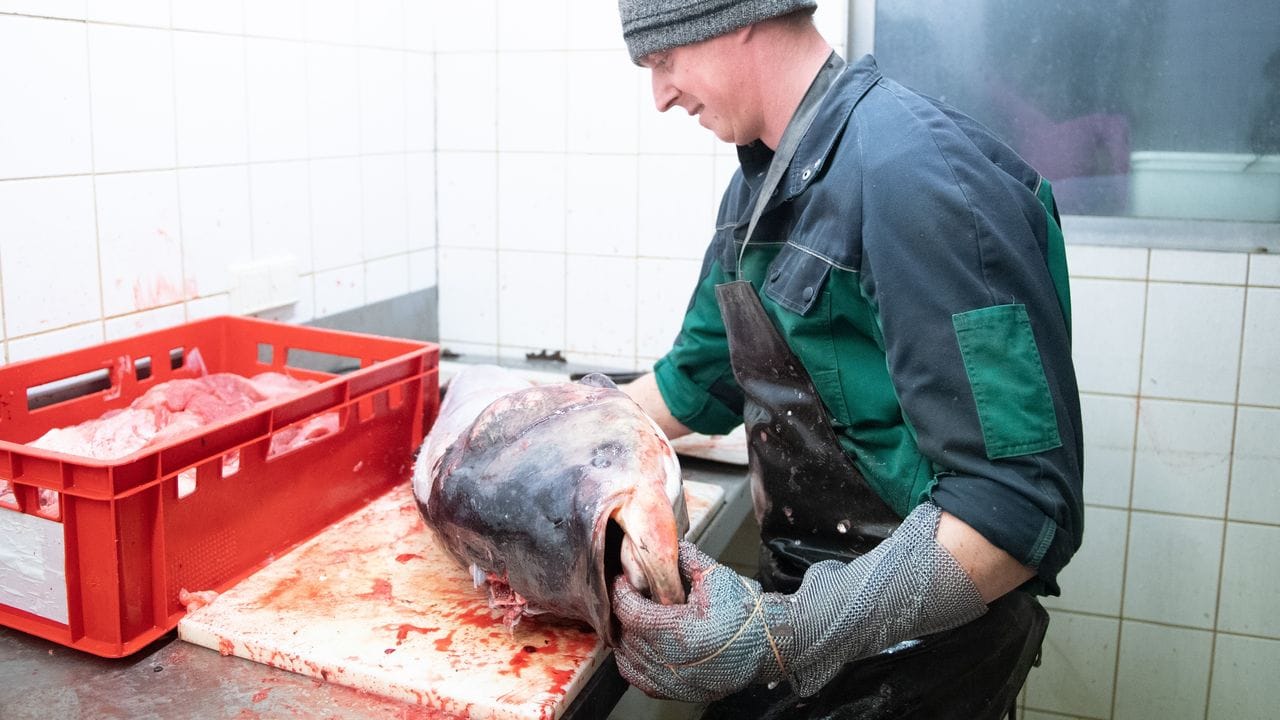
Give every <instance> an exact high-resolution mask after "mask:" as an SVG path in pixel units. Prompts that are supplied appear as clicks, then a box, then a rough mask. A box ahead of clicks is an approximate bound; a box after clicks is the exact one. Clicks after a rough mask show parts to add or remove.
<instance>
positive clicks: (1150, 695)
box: [1115, 621, 1213, 720]
mask: <svg viewBox="0 0 1280 720" xmlns="http://www.w3.org/2000/svg"><path fill="white" fill-rule="evenodd" d="M1212 652H1213V634H1212V633H1209V632H1204V631H1201V630H1188V629H1186V628H1174V627H1166V626H1163V625H1150V624H1147V623H1141V622H1131V621H1125V623H1124V626H1123V627H1122V628H1121V631H1120V666H1119V668H1118V670H1117V672H1116V705H1115V714H1116V717H1118V718H1126V720H1128V719H1129V718H1132V719H1133V720H1182V719H1183V718H1185V719H1186V720H1193V719H1194V720H1200V719H1201V718H1203V717H1204V710H1205V701H1206V700H1207V698H1208V692H1209V664H1210V662H1211V657H1212Z"/></svg>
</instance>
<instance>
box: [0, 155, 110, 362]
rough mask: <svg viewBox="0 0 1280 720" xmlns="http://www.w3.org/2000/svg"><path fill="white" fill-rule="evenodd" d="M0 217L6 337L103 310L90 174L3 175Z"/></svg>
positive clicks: (89, 317) (92, 315) (96, 315)
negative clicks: (36, 177) (7, 177)
mask: <svg viewBox="0 0 1280 720" xmlns="http://www.w3.org/2000/svg"><path fill="white" fill-rule="evenodd" d="M0 218H3V221H0V272H3V275H4V285H3V286H2V287H0V289H2V290H3V293H4V321H5V329H6V330H7V331H8V335H9V337H13V336H17V335H27V334H31V333H40V332H46V331H48V330H53V329H55V328H60V327H62V326H64V325H71V324H73V323H82V322H84V321H87V320H94V319H96V318H99V317H101V305H100V302H99V285H98V245H97V237H96V235H95V233H94V226H93V184H92V181H91V180H90V179H89V178H88V177H70V178H50V179H47V180H9V181H5V182H0Z"/></svg>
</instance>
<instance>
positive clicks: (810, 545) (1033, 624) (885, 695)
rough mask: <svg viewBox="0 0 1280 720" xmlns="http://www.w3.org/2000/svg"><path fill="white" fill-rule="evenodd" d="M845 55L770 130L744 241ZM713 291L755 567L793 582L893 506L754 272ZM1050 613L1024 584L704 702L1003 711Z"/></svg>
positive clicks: (775, 713) (753, 714)
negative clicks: (957, 613)
mask: <svg viewBox="0 0 1280 720" xmlns="http://www.w3.org/2000/svg"><path fill="white" fill-rule="evenodd" d="M843 68H844V62H843V60H841V59H840V58H839V56H837V55H835V54H834V53H833V54H832V59H829V60H828V63H827V65H826V66H825V67H824V68H823V69H822V71H820V72H819V74H818V77H817V78H816V79H815V80H814V85H813V87H811V88H810V90H809V92H808V93H807V94H806V96H805V98H804V101H802V103H801V105H800V107H799V108H798V109H797V111H796V114H795V118H794V119H793V121H792V123H791V124H790V125H789V126H788V128H787V131H786V133H784V135H783V138H782V140H781V141H780V142H779V147H778V150H777V151H776V153H775V155H774V159H773V162H772V164H771V166H770V168H769V172H768V174H767V176H766V178H765V180H764V182H763V184H762V186H761V188H760V190H759V191H758V195H757V198H758V199H757V201H756V204H755V207H754V209H753V212H752V217H751V220H750V224H749V225H748V228H747V234H746V238H745V240H744V245H743V252H745V250H746V243H747V242H750V240H751V236H752V234H753V233H754V232H755V228H756V224H757V222H758V221H759V219H760V216H761V215H762V214H763V212H764V208H765V206H766V205H767V204H768V202H769V200H770V198H771V197H772V196H773V194H774V188H776V187H777V185H778V182H779V181H780V179H781V177H782V175H783V173H784V172H785V170H786V168H787V166H788V165H789V164H790V162H791V158H792V156H793V155H794V153H795V149H796V147H797V146H798V145H799V142H800V140H801V139H802V138H803V136H804V133H805V131H806V130H807V129H808V126H809V124H810V123H811V122H812V119H813V117H814V115H815V114H816V111H817V108H818V106H819V105H820V104H821V99H822V96H823V95H825V92H826V89H827V88H829V87H830V84H831V82H832V81H834V79H835V78H836V77H838V76H839V73H840V72H841V71H842V70H843ZM739 264H740V263H739ZM716 299H717V301H718V303H719V305H720V312H721V315H722V317H723V319H724V324H725V330H726V334H727V338H728V346H729V359H730V362H731V364H732V365H733V372H734V377H735V378H736V379H737V381H738V385H739V386H740V387H741V388H742V392H743V396H744V403H743V421H744V426H745V430H746V435H747V447H748V472H749V477H750V482H751V492H752V502H753V505H754V506H755V511H756V517H757V518H758V519H759V521H760V531H761V541H762V548H761V553H760V560H761V562H760V570H759V575H758V577H759V579H760V582H761V584H762V585H763V586H764V587H765V588H766V589H767V590H774V591H779V592H792V591H794V590H795V589H796V588H797V587H798V586H799V583H800V579H801V578H802V577H803V576H804V572H805V570H806V569H807V568H808V567H809V565H811V564H813V563H814V562H818V561H821V560H827V559H834V560H840V561H843V562H849V561H851V560H853V559H855V558H857V557H858V556H860V555H862V554H863V553H865V552H867V551H869V550H870V549H871V548H874V547H875V546H876V545H877V544H879V543H880V541H882V540H884V539H885V538H886V537H888V536H889V534H890V533H892V531H893V529H894V528H896V527H897V526H898V524H899V523H900V522H901V518H899V517H898V516H897V514H896V513H894V512H893V511H892V510H891V509H890V508H889V506H888V505H887V504H885V502H884V501H883V500H882V499H881V498H880V497H879V495H877V494H876V492H875V491H874V490H872V489H871V487H870V486H869V485H867V482H866V479H865V478H864V477H863V475H862V473H861V472H859V471H858V469H857V467H856V466H855V465H854V463H853V462H852V461H851V460H850V458H849V456H848V455H847V454H846V453H845V451H844V448H843V447H842V446H841V445H840V443H839V441H838V440H837V438H836V434H835V430H834V429H833V428H832V426H831V421H830V419H829V415H828V413H827V410H826V407H825V406H824V405H823V403H822V400H821V398H820V397H819V396H818V394H817V392H816V390H815V389H814V385H813V381H812V379H811V378H810V377H809V373H808V372H807V371H806V370H805V368H804V366H803V365H802V364H801V362H800V360H799V358H797V357H796V355H795V353H793V352H792V351H791V348H790V347H789V346H788V345H787V342H786V340H785V339H784V338H783V337H782V335H781V334H780V333H779V332H778V330H777V328H776V327H775V326H774V324H773V320H772V319H771V318H770V317H769V315H768V313H766V312H765V310H764V307H763V306H762V305H761V303H760V298H759V296H758V295H757V294H756V290H755V288H754V287H753V286H752V285H751V283H750V282H747V281H744V280H737V281H734V282H729V283H724V284H722V285H719V286H717V287H716ZM853 381H855V382H856V379H853ZM1047 624H1048V616H1047V614H1046V613H1045V611H1044V609H1043V608H1041V607H1040V605H1039V604H1038V603H1037V602H1036V601H1035V600H1034V598H1032V597H1031V596H1030V595H1027V594H1025V593H1021V592H1015V593H1011V594H1010V595H1007V596H1005V597H1004V598H1001V599H1000V600H999V601H997V602H996V603H993V604H992V606H991V611H989V612H988V613H987V614H986V615H984V616H983V617H982V618H979V619H978V620H976V621H974V622H972V623H970V624H968V625H965V626H963V627H961V628H957V629H955V630H951V631H948V632H945V633H939V634H937V635H932V636H929V637H926V638H922V639H921V640H918V641H911V642H909V643H904V644H903V646H900V647H898V648H895V649H892V650H894V651H893V652H890V651H886V652H885V653H881V654H880V655H876V656H874V657H872V658H867V659H866V660H862V661H858V662H855V663H850V664H849V665H848V666H846V667H845V669H844V670H843V671H841V673H840V674H838V675H837V676H836V678H835V679H833V680H832V681H831V682H829V683H828V684H827V685H826V686H825V687H824V688H823V689H822V690H821V691H820V692H819V693H818V694H817V695H816V696H814V697H813V698H807V699H805V700H804V701H801V700H800V698H798V697H796V696H794V695H792V694H791V692H790V689H789V687H788V686H787V685H786V684H782V685H779V686H777V687H775V688H773V689H769V688H763V687H758V686H757V687H751V688H748V689H747V690H745V691H743V692H741V693H737V694H735V695H732V696H730V697H728V698H725V699H724V700H721V701H719V702H717V703H715V704H713V705H712V706H711V707H710V708H709V709H708V711H707V714H706V715H704V716H703V717H704V718H721V717H723V718H772V717H779V718H782V717H787V718H802V717H814V718H817V717H824V718H825V717H851V718H852V717H860V718H861V717H865V718H907V717H920V718H949V717H955V718H996V717H1000V716H1002V715H1003V714H1004V712H1005V711H1006V710H1007V709H1008V708H1010V707H1011V706H1012V703H1013V701H1014V700H1016V698H1017V693H1018V690H1019V689H1020V688H1021V687H1022V683H1023V681H1024V680H1025V678H1026V674H1027V672H1028V671H1029V670H1030V667H1031V665H1032V663H1033V661H1034V660H1035V658H1036V657H1037V654H1038V652H1039V647H1040V642H1041V640H1042V639H1043V636H1044V631H1045V628H1046V626H1047Z"/></svg>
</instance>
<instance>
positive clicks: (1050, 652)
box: [1027, 612, 1120, 717]
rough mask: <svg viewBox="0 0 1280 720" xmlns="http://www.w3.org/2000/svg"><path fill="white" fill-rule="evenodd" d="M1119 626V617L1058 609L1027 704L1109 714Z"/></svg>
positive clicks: (1029, 679) (1094, 714)
mask: <svg viewBox="0 0 1280 720" xmlns="http://www.w3.org/2000/svg"><path fill="white" fill-rule="evenodd" d="M1119 626H1120V621H1119V620H1116V619H1113V618H1100V617H1093V616H1089V615H1076V614H1074V613H1067V612H1054V613H1053V615H1052V619H1051V620H1050V621H1049V630H1048V633H1047V634H1046V635H1045V639H1044V645H1042V646H1041V649H1040V659H1041V665H1040V667H1038V668H1032V670H1031V673H1030V674H1029V675H1028V676H1027V707H1028V708H1033V709H1036V710H1048V711H1052V712H1060V713H1069V714H1073V715H1080V716H1085V717H1108V716H1109V715H1110V712H1111V693H1112V683H1113V678H1114V674H1115V667H1116V634H1117V632H1118V629H1119Z"/></svg>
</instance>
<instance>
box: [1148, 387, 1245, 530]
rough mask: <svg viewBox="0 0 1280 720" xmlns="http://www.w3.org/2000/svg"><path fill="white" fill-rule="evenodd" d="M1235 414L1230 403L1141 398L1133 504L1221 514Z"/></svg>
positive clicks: (1149, 508)
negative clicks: (1213, 403) (1215, 403)
mask: <svg viewBox="0 0 1280 720" xmlns="http://www.w3.org/2000/svg"><path fill="white" fill-rule="evenodd" d="M1234 414H1235V411H1234V409H1233V408H1232V407H1231V406H1229V405H1209V404H1206V403H1188V402H1178V401H1176V400H1143V402H1142V408H1141V409H1140V410H1139V411H1138V447H1137V452H1136V459H1135V462H1134V470H1133V507H1134V508H1138V509H1143V510H1156V511H1160V512H1171V513H1183V514H1187V515H1207V516H1210V517H1225V514H1226V508H1227V475H1228V472H1229V470H1230V467H1231V436H1232V429H1233V428H1232V416H1233V415H1234Z"/></svg>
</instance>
